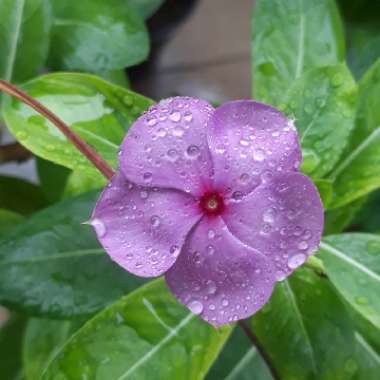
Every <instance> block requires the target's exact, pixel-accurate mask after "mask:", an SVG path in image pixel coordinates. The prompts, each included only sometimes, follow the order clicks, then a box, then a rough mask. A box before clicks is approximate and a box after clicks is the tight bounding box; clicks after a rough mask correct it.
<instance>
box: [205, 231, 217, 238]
mask: <svg viewBox="0 0 380 380" xmlns="http://www.w3.org/2000/svg"><path fill="white" fill-rule="evenodd" d="M207 236H208V238H209V239H214V237H215V231H214V230H208V233H207Z"/></svg>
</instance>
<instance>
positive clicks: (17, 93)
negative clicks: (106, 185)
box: [0, 80, 114, 179]
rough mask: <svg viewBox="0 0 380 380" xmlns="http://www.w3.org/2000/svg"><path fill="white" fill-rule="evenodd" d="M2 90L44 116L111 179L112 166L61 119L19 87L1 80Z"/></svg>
mask: <svg viewBox="0 0 380 380" xmlns="http://www.w3.org/2000/svg"><path fill="white" fill-rule="evenodd" d="M0 90H2V91H4V92H5V93H6V94H8V95H10V96H13V97H15V98H17V99H18V100H20V101H21V102H23V103H25V104H27V105H28V106H30V107H32V108H33V109H35V110H36V111H37V112H38V113H40V114H41V115H42V116H44V117H46V119H48V120H49V121H51V122H52V123H53V124H54V125H55V126H56V127H57V128H58V129H59V130H60V131H61V132H62V133H63V134H64V135H65V136H66V137H67V138H68V139H69V140H70V141H71V142H72V143H73V144H74V145H75V147H76V148H77V149H78V150H79V151H80V152H81V153H82V154H83V155H84V156H85V157H86V158H87V159H88V160H89V161H90V162H92V164H93V165H94V166H95V167H96V168H97V169H98V170H99V172H100V173H102V174H103V175H104V177H106V178H107V179H111V178H112V177H113V175H114V171H113V169H112V168H111V166H109V165H108V163H107V162H106V161H105V160H104V159H103V158H102V157H101V156H100V155H99V154H98V153H97V152H96V151H95V150H94V149H93V148H92V147H91V146H90V145H88V144H87V143H86V142H85V141H83V140H82V139H80V138H79V137H78V136H77V135H76V134H75V133H74V132H73V131H72V130H71V129H70V128H69V127H68V126H67V125H66V124H65V123H64V122H63V121H62V120H61V119H59V118H58V117H57V116H56V115H54V114H53V113H52V112H50V111H49V110H48V109H47V108H45V107H44V106H43V105H42V104H41V103H40V102H38V101H37V100H35V99H33V98H32V97H30V96H29V95H27V94H25V93H24V92H22V91H21V90H19V89H18V88H17V87H15V86H13V85H12V84H10V83H8V82H6V81H5V80H0Z"/></svg>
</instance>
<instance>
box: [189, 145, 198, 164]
mask: <svg viewBox="0 0 380 380" xmlns="http://www.w3.org/2000/svg"><path fill="white" fill-rule="evenodd" d="M186 155H187V157H188V158H190V159H192V160H194V159H196V158H198V157H199V155H200V149H199V148H198V147H197V146H196V145H190V146H189V147H188V148H187V150H186Z"/></svg>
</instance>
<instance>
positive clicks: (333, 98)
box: [284, 64, 357, 178]
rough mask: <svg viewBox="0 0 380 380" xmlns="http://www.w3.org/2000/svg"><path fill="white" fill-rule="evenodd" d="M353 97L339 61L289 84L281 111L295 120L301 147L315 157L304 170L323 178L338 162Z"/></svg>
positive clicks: (348, 77) (352, 114)
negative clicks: (312, 162) (312, 164)
mask: <svg viewBox="0 0 380 380" xmlns="http://www.w3.org/2000/svg"><path fill="white" fill-rule="evenodd" d="M356 97H357V88H356V84H355V82H354V80H353V78H352V76H351V73H350V72H349V70H348V69H347V67H346V66H345V65H343V64H342V65H336V66H328V67H322V68H316V69H313V70H310V71H308V72H307V73H305V74H304V75H303V76H302V77H300V78H299V79H298V80H296V81H295V82H294V84H293V85H292V86H291V87H290V89H289V91H288V92H287V94H286V96H285V101H284V103H285V104H286V106H285V112H286V114H287V115H288V116H289V117H291V118H293V119H294V120H295V125H296V127H297V130H298V133H299V136H300V142H301V146H302V149H306V150H307V151H308V152H309V154H310V153H311V154H312V155H313V157H315V160H316V165H315V166H313V167H309V168H305V167H303V169H304V170H303V171H304V172H305V173H306V174H308V175H311V176H313V177H316V178H323V177H324V176H325V175H326V174H327V173H328V172H329V171H330V170H331V169H332V168H334V166H335V164H336V163H337V162H338V160H339V157H340V156H341V154H342V152H343V149H344V148H345V147H346V145H347V143H348V139H349V136H350V133H351V131H352V129H353V128H354V123H355V112H354V111H355V106H356ZM305 169H306V170H305ZM307 169H308V170H307Z"/></svg>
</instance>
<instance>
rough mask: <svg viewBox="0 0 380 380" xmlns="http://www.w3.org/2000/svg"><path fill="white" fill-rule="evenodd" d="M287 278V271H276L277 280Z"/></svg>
mask: <svg viewBox="0 0 380 380" xmlns="http://www.w3.org/2000/svg"><path fill="white" fill-rule="evenodd" d="M285 278H286V274H285V272H283V271H281V270H279V271H277V272H276V280H277V281H284V280H285Z"/></svg>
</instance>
